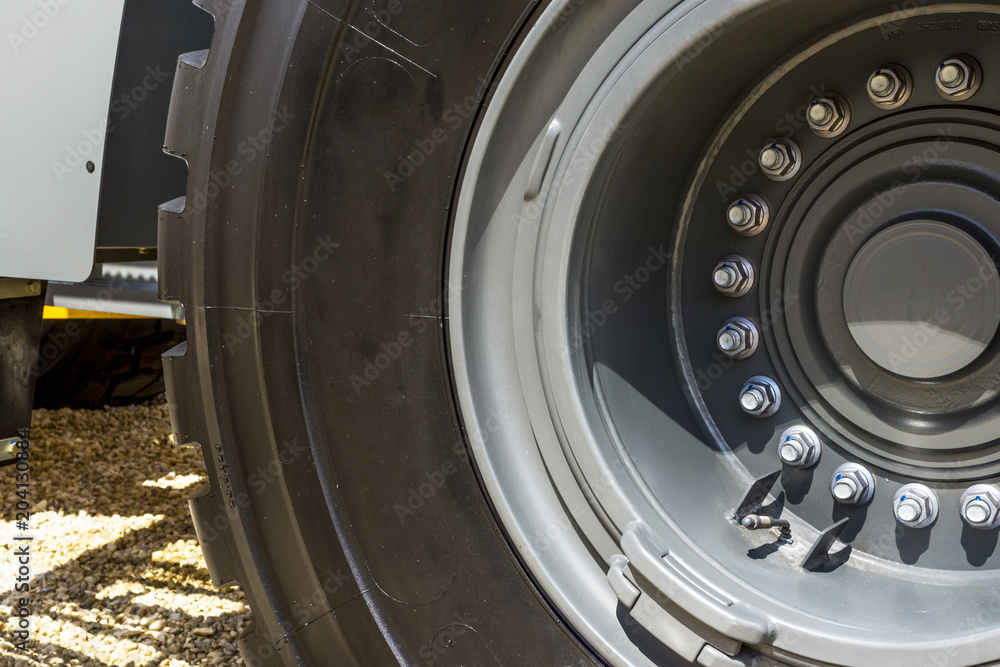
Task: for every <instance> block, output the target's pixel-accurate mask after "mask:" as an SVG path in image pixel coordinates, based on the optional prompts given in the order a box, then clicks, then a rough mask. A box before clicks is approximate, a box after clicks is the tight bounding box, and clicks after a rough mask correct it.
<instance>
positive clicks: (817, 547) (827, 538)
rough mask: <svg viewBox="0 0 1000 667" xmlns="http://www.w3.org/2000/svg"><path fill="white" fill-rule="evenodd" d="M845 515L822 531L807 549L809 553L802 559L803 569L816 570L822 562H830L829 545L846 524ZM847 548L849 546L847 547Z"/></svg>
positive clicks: (834, 540) (831, 544) (835, 539)
mask: <svg viewBox="0 0 1000 667" xmlns="http://www.w3.org/2000/svg"><path fill="white" fill-rule="evenodd" d="M847 521H848V519H847V517H844V518H843V519H841V520H840V521H838V522H837V523H835V524H833V525H832V526H830V527H829V528H827V529H826V530H824V531H823V533H822V534H821V535H820V536H819V539H817V540H816V541H815V542H814V543H813V545H812V548H811V549H809V553H808V554H806V557H805V558H804V559H803V560H802V565H801V566H800V567H802V568H803V569H805V570H816V569H818V568H820V567H822V566H823V565H824V564H827V563H829V562H830V547H832V546H833V544H834V542H836V541H837V538H838V537H840V534H841V533H842V532H843V531H844V527H845V526H846V525H847ZM847 548H848V549H849V548H850V546H848V547H847Z"/></svg>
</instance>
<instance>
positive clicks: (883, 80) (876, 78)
mask: <svg viewBox="0 0 1000 667" xmlns="http://www.w3.org/2000/svg"><path fill="white" fill-rule="evenodd" d="M895 87H896V85H895V82H894V81H893V80H892V77H890V76H889V75H888V74H886V73H885V72H882V71H878V72H875V74H873V75H872V78H871V79H869V80H868V90H869V91H871V93H872V95H874V96H875V97H878V98H879V99H884V98H886V97H890V96H891V95H892V93H893V92H894V89H895Z"/></svg>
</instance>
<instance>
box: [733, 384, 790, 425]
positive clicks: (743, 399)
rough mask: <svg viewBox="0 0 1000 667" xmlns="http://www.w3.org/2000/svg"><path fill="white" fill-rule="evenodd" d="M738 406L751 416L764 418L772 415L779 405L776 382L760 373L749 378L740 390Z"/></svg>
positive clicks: (779, 396)
mask: <svg viewBox="0 0 1000 667" xmlns="http://www.w3.org/2000/svg"><path fill="white" fill-rule="evenodd" d="M740 407H741V408H743V411H744V412H745V413H747V414H748V415H750V416H751V417H758V418H760V419H766V418H768V417H772V416H774V414H775V413H776V412H777V411H778V408H780V407H781V389H780V388H779V387H778V383H776V382H775V381H774V380H772V379H771V378H769V377H764V376H762V375H757V376H755V377H752V378H750V379H749V380H747V381H746V382H745V383H744V384H743V388H742V389H741V390H740Z"/></svg>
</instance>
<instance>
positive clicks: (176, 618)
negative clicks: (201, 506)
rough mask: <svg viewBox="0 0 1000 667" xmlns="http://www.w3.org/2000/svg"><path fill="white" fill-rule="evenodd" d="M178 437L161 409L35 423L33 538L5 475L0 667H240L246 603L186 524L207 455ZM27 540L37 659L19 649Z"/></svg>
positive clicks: (0, 495) (80, 413)
mask: <svg viewBox="0 0 1000 667" xmlns="http://www.w3.org/2000/svg"><path fill="white" fill-rule="evenodd" d="M169 431H170V426H169V421H168V417H167V412H166V407H165V405H163V404H160V403H157V404H153V405H145V406H138V407H128V408H110V409H105V410H95V411H84V410H74V411H71V410H65V409H64V410H59V411H45V410H40V411H37V412H36V413H35V417H34V423H33V426H32V444H31V470H30V476H31V481H30V487H29V491H30V493H29V496H28V499H29V502H30V503H31V505H32V510H31V515H30V518H29V524H30V525H29V530H28V531H27V532H24V531H22V530H20V529H19V526H18V525H17V524H16V523H15V522H14V521H13V519H14V514H15V503H16V501H17V500H18V498H17V497H16V496H15V490H16V486H15V484H16V481H15V470H14V469H13V468H3V469H0V508H2V510H0V512H2V518H3V519H5V521H3V522H0V523H2V527H3V529H4V532H3V534H2V535H0V538H2V539H3V540H4V542H5V543H6V545H7V549H6V550H5V556H4V558H3V559H0V617H2V620H3V621H4V626H3V630H2V636H0V664H2V665H11V666H12V667H21V666H22V665H23V666H25V667H27V666H32V667H34V666H36V665H45V666H48V665H88V666H89V665H95V666H102V665H106V666H107V667H147V666H148V667H154V666H156V667H189V666H195V665H239V664H242V661H241V660H240V659H239V656H238V651H237V649H236V643H235V641H236V638H237V637H238V636H239V634H240V632H242V630H243V629H244V627H245V626H246V625H247V624H248V623H249V614H248V612H247V609H246V606H245V604H244V602H243V595H242V593H241V592H240V591H238V590H235V589H229V590H226V591H218V590H216V589H215V588H214V587H213V585H212V583H211V580H210V578H209V575H208V571H207V570H206V568H205V563H204V560H203V559H202V556H201V551H200V548H199V547H198V544H197V540H196V538H195V535H194V529H193V528H192V526H191V521H190V517H189V515H188V510H187V502H186V499H187V498H188V497H189V496H190V495H192V493H193V491H194V490H195V489H196V488H197V487H198V486H199V485H200V483H201V482H202V477H201V474H202V473H203V471H204V465H203V462H202V461H201V455H200V453H198V452H197V451H195V450H193V449H185V448H179V447H176V446H174V445H172V444H171V443H170V442H169V440H168V434H169ZM22 528H23V527H22ZM18 535H31V536H33V538H34V539H33V540H32V541H31V542H29V544H30V549H31V564H30V566H31V570H32V574H31V576H32V579H31V582H30V585H31V591H30V604H29V606H28V608H29V609H30V612H31V620H32V633H33V634H32V638H31V640H30V641H29V642H28V644H27V650H21V649H20V648H19V647H17V646H15V645H14V642H16V641H17V639H16V637H15V635H14V632H15V630H16V629H17V623H18V619H17V617H16V613H17V608H18V605H19V599H20V598H21V597H23V594H22V593H18V592H15V591H14V585H15V584H16V583H17V582H16V577H17V576H18V574H17V567H18V565H17V562H16V556H15V553H14V550H15V548H16V547H17V546H19V545H20V544H22V543H23V541H20V542H19V541H15V540H14V539H13V538H14V536H18Z"/></svg>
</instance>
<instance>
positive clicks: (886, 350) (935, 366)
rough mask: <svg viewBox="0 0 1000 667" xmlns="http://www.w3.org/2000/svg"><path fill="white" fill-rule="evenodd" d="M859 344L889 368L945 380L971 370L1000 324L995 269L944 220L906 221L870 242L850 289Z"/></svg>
mask: <svg viewBox="0 0 1000 667" xmlns="http://www.w3.org/2000/svg"><path fill="white" fill-rule="evenodd" d="M844 313H845V314H846V315H847V326H848V329H850V332H851V335H852V336H853V337H854V341H855V342H856V343H857V344H858V347H860V348H861V349H862V351H863V352H864V353H865V354H866V355H868V357H869V358H870V359H871V360H872V361H874V362H875V363H876V364H878V365H879V366H881V367H882V368H884V369H885V370H887V371H889V372H891V373H896V374H898V375H902V376H904V377H907V378H911V379H917V380H924V379H933V378H940V377H944V376H946V375H950V374H952V373H957V372H958V371H960V370H962V369H964V368H966V367H967V366H969V365H970V364H971V363H972V362H973V361H975V360H976V359H977V358H979V356H980V355H981V354H982V353H983V352H984V351H985V350H986V348H987V346H988V345H989V344H990V343H991V342H992V341H993V338H994V336H995V335H996V332H997V325H998V324H1000V284H998V276H997V270H996V266H994V264H993V261H992V260H991V259H990V256H989V255H988V254H987V252H986V250H985V249H984V248H983V246H981V245H980V244H979V243H978V242H977V241H976V240H975V239H974V238H972V236H970V235H969V234H966V233H965V232H963V231H962V230H960V229H958V228H956V227H953V226H951V225H948V224H946V223H941V222H932V221H913V222H905V223H901V224H898V225H895V226H893V227H890V228H889V229H886V230H885V231H883V232H880V233H879V234H878V235H876V236H875V237H874V238H872V239H871V240H870V241H868V242H867V243H866V244H865V246H864V247H863V248H862V249H861V251H860V252H859V253H858V254H857V256H856V257H855V258H854V260H853V262H852V263H851V266H850V268H849V269H848V271H847V280H846V282H845V285H844Z"/></svg>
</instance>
